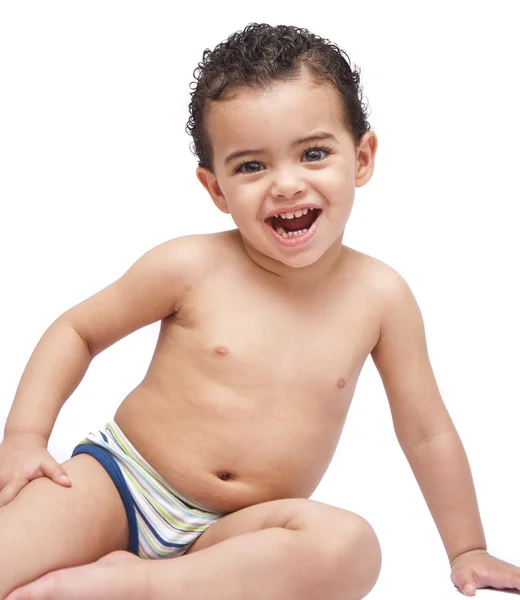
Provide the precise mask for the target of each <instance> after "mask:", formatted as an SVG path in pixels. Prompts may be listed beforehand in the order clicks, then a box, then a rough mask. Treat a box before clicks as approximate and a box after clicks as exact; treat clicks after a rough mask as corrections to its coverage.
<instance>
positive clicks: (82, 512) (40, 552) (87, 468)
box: [0, 454, 129, 600]
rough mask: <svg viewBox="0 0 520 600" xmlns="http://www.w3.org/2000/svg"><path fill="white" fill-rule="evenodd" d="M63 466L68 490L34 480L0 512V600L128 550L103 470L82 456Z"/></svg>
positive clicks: (119, 509)
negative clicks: (46, 576) (47, 577)
mask: <svg viewBox="0 0 520 600" xmlns="http://www.w3.org/2000/svg"><path fill="white" fill-rule="evenodd" d="M63 466H64V467H65V470H66V471H67V474H68V475H69V478H70V480H71V482H72V487H70V488H64V487H61V486H59V485H57V484H56V483H54V482H52V481H50V480H49V479H47V478H40V479H35V480H33V481H31V482H30V483H29V484H28V485H27V486H26V487H25V488H24V489H23V490H22V491H21V492H20V493H19V494H18V496H17V497H16V498H14V500H12V501H11V502H10V503H9V504H7V505H6V506H4V507H2V508H0V538H1V540H2V544H0V573H1V577H0V600H3V599H4V598H5V597H6V596H7V594H8V593H9V592H10V591H12V590H13V589H16V588H17V587H19V586H21V585H24V584H26V583H29V582H31V581H33V580H35V579H37V578H38V577H40V576H42V575H44V574H45V573H48V572H50V571H54V570H56V569H60V568H65V567H72V566H76V565H81V564H85V563H89V562H92V561H95V560H97V559H99V558H101V557H102V556H104V555H106V554H108V553H110V552H113V551H115V550H126V549H127V547H128V540H129V530H128V521H127V517H126V512H125V509H124V505H123V502H122V500H121V497H120V496H119V493H118V491H117V489H116V487H115V485H114V484H113V482H112V480H111V478H110V476H109V475H108V473H107V472H106V471H105V469H104V468H103V467H102V466H101V465H100V464H99V463H98V462H97V461H96V460H95V459H94V458H92V457H91V456H88V455H84V454H82V455H79V456H75V457H74V458H71V459H70V460H68V461H66V462H64V463H63Z"/></svg>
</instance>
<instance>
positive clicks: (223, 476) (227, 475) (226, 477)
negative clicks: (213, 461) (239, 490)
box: [217, 471, 235, 481]
mask: <svg viewBox="0 0 520 600" xmlns="http://www.w3.org/2000/svg"><path fill="white" fill-rule="evenodd" d="M217 477H218V478H219V479H222V481H231V480H233V479H235V476H234V475H233V473H228V472H227V471H224V472H223V473H217Z"/></svg>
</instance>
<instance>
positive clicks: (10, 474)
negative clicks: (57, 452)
mask: <svg viewBox="0 0 520 600" xmlns="http://www.w3.org/2000/svg"><path fill="white" fill-rule="evenodd" d="M39 477H48V478H49V479H52V481H54V482H55V483H58V484H59V485H63V486H65V487H70V486H71V485H72V483H71V482H70V479H69V478H68V476H67V473H66V472H65V469H64V468H63V467H62V466H61V465H60V464H58V463H57V462H56V461H55V460H54V458H53V457H52V456H51V455H50V454H49V452H48V450H47V440H46V439H45V438H44V437H42V436H40V435H35V434H32V433H12V434H8V435H6V436H5V437H4V440H3V442H2V443H1V444H0V507H2V506H5V505H6V504H9V502H11V500H13V499H14V498H15V497H16V496H17V495H18V494H19V493H20V491H21V490H22V489H23V488H24V487H25V486H26V485H27V484H28V483H29V482H30V481H32V480H33V479H38V478H39ZM62 477H64V479H62Z"/></svg>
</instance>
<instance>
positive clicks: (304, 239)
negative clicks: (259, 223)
mask: <svg viewBox="0 0 520 600" xmlns="http://www.w3.org/2000/svg"><path fill="white" fill-rule="evenodd" d="M276 214H280V213H276ZM322 215H323V211H321V212H320V214H319V215H318V218H317V219H316V221H314V223H313V224H312V225H311V226H310V228H309V230H308V231H307V233H304V234H303V235H299V236H298V237H293V238H284V237H283V236H282V235H280V234H279V233H278V232H276V231H275V230H274V229H273V228H272V227H271V225H269V223H267V222H266V224H265V225H266V227H267V228H268V229H269V231H270V232H271V235H272V236H273V237H274V239H275V240H276V241H277V242H278V243H279V244H280V246H284V247H285V248H296V247H299V246H303V245H304V244H307V243H308V242H309V241H310V240H311V239H312V238H313V237H314V234H315V233H316V230H317V229H318V223H319V222H320V221H321V216H322ZM266 221H267V219H266Z"/></svg>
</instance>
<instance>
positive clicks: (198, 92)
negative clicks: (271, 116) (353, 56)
mask: <svg viewBox="0 0 520 600" xmlns="http://www.w3.org/2000/svg"><path fill="white" fill-rule="evenodd" d="M346 59H347V60H346ZM303 66H305V67H306V68H307V69H308V71H309V73H310V75H311V77H312V80H313V82H314V83H315V84H320V83H324V82H329V83H331V84H332V85H333V86H334V87H335V88H336V89H337V90H338V91H339V93H340V95H341V99H342V105H343V119H344V122H345V126H346V128H347V130H348V131H349V132H350V134H351V135H352V137H353V139H354V142H355V143H356V145H357V144H358V142H359V140H360V138H361V136H362V135H363V134H364V133H365V132H366V131H368V130H369V129H370V125H369V123H368V121H367V112H366V110H367V108H368V105H367V104H365V103H364V102H363V94H362V92H363V88H362V86H361V85H360V70H359V71H358V69H359V68H358V67H357V68H354V69H351V66H350V59H349V57H348V55H347V54H346V53H345V52H344V51H343V50H341V49H340V48H338V46H336V45H335V44H333V43H331V42H330V41H329V40H326V39H322V38H321V37H319V36H317V35H314V34H313V33H311V32H310V31H308V30H307V29H301V28H298V27H293V26H286V25H278V26H276V27H273V26H271V25H267V24H266V23H250V24H249V25H247V27H245V28H244V30H243V31H238V32H236V33H233V34H232V35H231V36H229V38H228V39H227V40H226V41H224V42H222V43H220V44H218V45H217V46H216V47H215V49H214V50H213V51H211V50H210V49H209V48H207V49H206V50H204V53H203V57H202V62H200V63H199V64H198V67H197V68H196V69H195V71H194V72H193V76H194V77H195V79H196V81H195V82H192V83H191V84H190V88H191V89H193V91H192V92H191V94H190V95H191V102H190V105H189V111H190V115H191V116H190V118H189V120H188V124H187V125H186V132H187V133H188V134H189V135H191V136H192V137H193V143H192V144H190V150H191V151H192V153H193V154H194V155H195V156H197V157H198V160H199V166H200V167H205V168H207V169H209V170H210V171H211V172H213V157H212V152H211V144H210V142H209V139H208V135H207V131H206V129H205V127H204V115H205V108H206V106H207V102H208V99H211V100H225V99H229V98H230V95H229V94H228V92H230V91H232V90H233V89H236V88H238V87H240V86H249V87H251V88H256V89H262V88H265V87H267V86H269V85H270V84H271V83H272V82H273V81H284V80H288V79H290V78H292V77H296V76H298V75H299V74H300V71H301V69H302V67H303ZM355 67H356V65H355ZM194 86H195V87H194ZM224 94H225V97H224Z"/></svg>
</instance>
